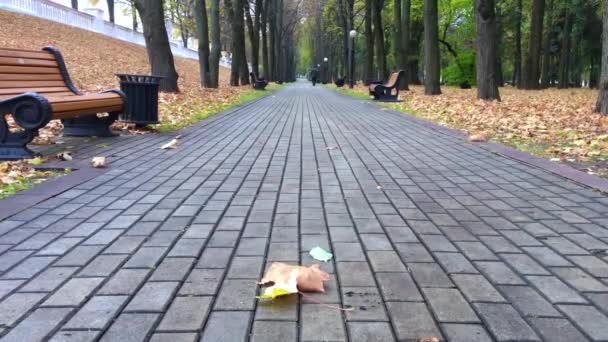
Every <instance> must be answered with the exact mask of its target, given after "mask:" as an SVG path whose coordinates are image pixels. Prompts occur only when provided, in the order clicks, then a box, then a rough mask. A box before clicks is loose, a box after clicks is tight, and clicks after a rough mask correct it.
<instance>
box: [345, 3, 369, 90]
mask: <svg viewBox="0 0 608 342" xmlns="http://www.w3.org/2000/svg"><path fill="white" fill-rule="evenodd" d="M372 1H373V0H365V80H364V81H365V84H366V85H368V84H370V83H371V82H372V81H373V80H374V35H373V31H372V11H373V10H372V6H373V5H372ZM347 67H348V64H347ZM349 72H350V71H349Z"/></svg>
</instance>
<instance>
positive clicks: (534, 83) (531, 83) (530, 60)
mask: <svg viewBox="0 0 608 342" xmlns="http://www.w3.org/2000/svg"><path fill="white" fill-rule="evenodd" d="M544 16H545V0H532V24H531V26H530V38H529V39H528V55H527V56H526V63H525V68H524V73H523V82H522V88H524V89H538V88H539V81H540V58H541V49H542V46H543V45H542V44H543V19H544Z"/></svg>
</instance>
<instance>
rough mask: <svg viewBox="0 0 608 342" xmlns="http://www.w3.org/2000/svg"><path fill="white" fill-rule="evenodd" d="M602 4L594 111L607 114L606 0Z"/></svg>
mask: <svg viewBox="0 0 608 342" xmlns="http://www.w3.org/2000/svg"><path fill="white" fill-rule="evenodd" d="M602 2H603V4H604V25H603V27H604V28H603V31H602V62H601V65H602V74H601V76H600V84H599V88H600V93H599V95H598V97H597V103H596V105H595V111H596V112H599V113H604V114H608V0H603V1H602Z"/></svg>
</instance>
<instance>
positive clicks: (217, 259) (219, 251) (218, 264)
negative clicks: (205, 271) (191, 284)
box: [196, 242, 242, 269]
mask: <svg viewBox="0 0 608 342" xmlns="http://www.w3.org/2000/svg"><path fill="white" fill-rule="evenodd" d="M241 243H242V242H241ZM231 256H232V249H231V248H208V247H207V248H205V249H204V250H203V254H201V257H200V259H199V261H198V263H197V264H196V268H221V269H224V268H226V267H227V266H228V263H229V262H230V257H231Z"/></svg>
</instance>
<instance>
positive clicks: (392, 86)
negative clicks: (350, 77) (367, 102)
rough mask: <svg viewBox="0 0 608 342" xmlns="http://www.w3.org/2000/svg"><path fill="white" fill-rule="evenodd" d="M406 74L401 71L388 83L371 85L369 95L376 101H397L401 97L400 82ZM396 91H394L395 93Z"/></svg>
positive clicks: (390, 78)
mask: <svg viewBox="0 0 608 342" xmlns="http://www.w3.org/2000/svg"><path fill="white" fill-rule="evenodd" d="M404 73H405V72H404V71H403V70H399V71H397V72H394V73H392V74H391V77H389V79H388V82H386V83H382V82H373V83H372V84H370V85H369V95H370V96H373V97H374V99H376V100H383V101H395V100H397V98H398V97H399V82H400V81H401V77H403V74H404ZM393 90H394V91H393Z"/></svg>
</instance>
